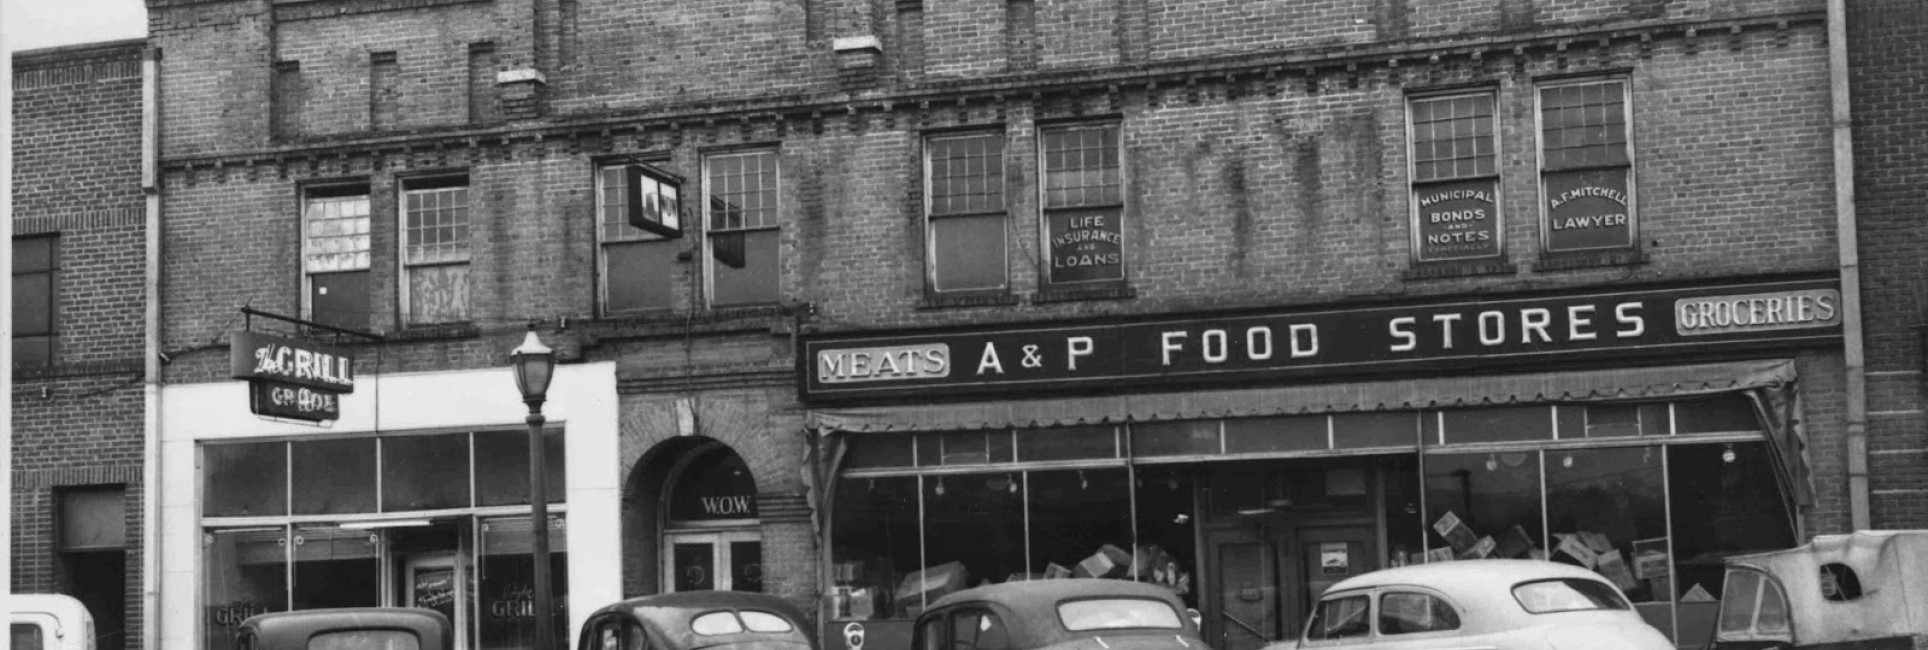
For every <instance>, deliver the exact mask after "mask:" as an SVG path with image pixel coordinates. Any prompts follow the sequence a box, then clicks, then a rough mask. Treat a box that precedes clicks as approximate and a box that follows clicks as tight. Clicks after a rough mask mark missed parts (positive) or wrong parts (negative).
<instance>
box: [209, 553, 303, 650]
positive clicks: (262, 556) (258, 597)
mask: <svg viewBox="0 0 1928 650" xmlns="http://www.w3.org/2000/svg"><path fill="white" fill-rule="evenodd" d="M283 531H284V529H282V528H270V529H255V530H210V531H208V532H207V535H206V536H205V537H204V539H205V540H207V541H206V546H205V547H204V548H203V549H202V554H201V557H202V558H203V562H205V563H206V565H205V566H206V567H207V573H206V575H205V576H204V579H203V580H202V582H201V585H202V588H203V589H205V590H206V598H207V604H206V607H207V612H206V615H205V617H204V618H203V619H202V622H203V624H204V625H206V626H207V634H205V635H204V636H205V638H206V639H207V645H206V646H205V647H206V648H207V650H235V647H234V632H235V630H236V629H237V628H238V627H240V625H241V621H244V620H247V618H248V617H250V616H254V615H256V614H265V613H268V612H284V611H287V610H288V561H287V556H286V555H284V554H285V553H286V551H287V546H288V539H287V535H286V533H285V532H283Z"/></svg>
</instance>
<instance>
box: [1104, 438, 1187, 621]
mask: <svg viewBox="0 0 1928 650" xmlns="http://www.w3.org/2000/svg"><path fill="white" fill-rule="evenodd" d="M1135 474H1136V476H1137V479H1138V483H1137V484H1136V494H1134V495H1132V498H1133V503H1134V505H1135V506H1136V507H1137V512H1136V513H1134V514H1135V515H1136V519H1137V521H1138V529H1137V530H1136V531H1134V532H1135V533H1136V536H1137V539H1138V544H1139V545H1140V546H1141V547H1142V548H1143V549H1144V551H1145V556H1146V557H1147V558H1149V559H1150V560H1151V561H1150V562H1148V563H1147V564H1149V565H1151V575H1150V576H1149V577H1146V576H1145V575H1144V574H1143V573H1142V570H1141V573H1140V575H1139V579H1140V580H1145V581H1148V582H1151V583H1153V584H1160V585H1164V586H1166V587H1168V588H1170V589H1171V590H1172V591H1173V592H1174V593H1177V594H1178V598H1179V600H1180V601H1183V602H1184V603H1185V606H1187V607H1198V606H1199V603H1198V589H1195V588H1193V584H1194V580H1193V577H1192V576H1194V575H1195V574H1197V572H1198V567H1197V565H1196V564H1195V562H1194V561H1195V560H1196V559H1197V558H1198V544H1197V540H1196V538H1195V537H1194V536H1193V533H1194V532H1195V530H1196V529H1195V528H1194V527H1193V525H1192V521H1193V518H1194V517H1195V516H1196V515H1197V514H1198V512H1197V509H1196V508H1194V507H1193V503H1192V494H1193V492H1194V485H1195V481H1194V479H1193V475H1192V473H1191V470H1190V469H1189V468H1188V467H1186V466H1184V465H1162V466H1158V467H1139V468H1137V470H1136V472H1135ZM1121 548H1122V546H1121Z"/></svg>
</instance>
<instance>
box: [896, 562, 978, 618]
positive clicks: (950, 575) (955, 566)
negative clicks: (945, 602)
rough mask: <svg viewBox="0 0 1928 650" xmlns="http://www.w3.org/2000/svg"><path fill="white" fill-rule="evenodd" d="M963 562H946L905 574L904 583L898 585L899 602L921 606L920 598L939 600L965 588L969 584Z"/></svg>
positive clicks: (900, 604) (905, 605)
mask: <svg viewBox="0 0 1928 650" xmlns="http://www.w3.org/2000/svg"><path fill="white" fill-rule="evenodd" d="M968 577H969V576H967V575H965V570H964V563H963V562H946V563H943V564H939V565H937V566H930V567H924V569H923V570H921V571H917V572H915V573H912V574H910V575H907V576H904V581H903V583H901V584H899V585H898V587H897V604H898V606H899V607H900V608H902V607H907V606H908V607H919V606H921V605H922V604H923V603H922V602H920V601H919V599H920V598H927V599H930V600H937V599H939V598H943V597H944V596H945V595H947V594H949V593H951V592H953V591H958V590H961V589H963V588H964V587H965V586H966V585H968V584H969V582H968V580H967V578H968Z"/></svg>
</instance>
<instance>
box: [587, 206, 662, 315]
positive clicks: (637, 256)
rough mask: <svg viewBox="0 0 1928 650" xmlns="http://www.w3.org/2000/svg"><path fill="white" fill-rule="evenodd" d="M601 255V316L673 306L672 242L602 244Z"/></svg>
mask: <svg viewBox="0 0 1928 650" xmlns="http://www.w3.org/2000/svg"><path fill="white" fill-rule="evenodd" d="M625 227H627V226H625ZM602 251H603V291H604V294H603V296H604V298H603V299H604V303H603V312H604V313H621V312H632V311H638V310H643V309H668V308H670V307H671V306H673V300H674V298H673V295H672V293H671V291H670V289H671V286H672V283H671V282H670V278H671V277H672V274H673V273H674V271H675V268H676V242H675V241H674V240H666V241H633V242H622V243H614V244H604V245H603V248H602Z"/></svg>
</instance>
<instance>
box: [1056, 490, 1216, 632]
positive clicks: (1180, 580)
mask: <svg viewBox="0 0 1928 650" xmlns="http://www.w3.org/2000/svg"><path fill="white" fill-rule="evenodd" d="M1134 473H1135V474H1136V475H1137V477H1138V483H1137V488H1136V489H1137V493H1136V494H1135V495H1133V500H1134V501H1136V503H1137V508H1138V510H1137V512H1136V513H1135V517H1134V519H1135V520H1136V521H1137V522H1138V530H1137V531H1135V532H1136V533H1137V539H1138V544H1139V545H1140V546H1143V547H1145V548H1146V550H1147V551H1148V552H1151V556H1150V559H1151V561H1150V562H1147V564H1149V565H1151V572H1150V573H1151V574H1150V575H1149V576H1147V575H1143V574H1142V573H1141V574H1140V575H1139V578H1138V579H1139V580H1140V581H1145V582H1151V583H1153V584H1159V585H1164V586H1166V587H1169V588H1170V589H1171V590H1172V591H1173V592H1175V593H1177V594H1178V598H1179V599H1180V600H1183V601H1185V604H1186V605H1187V606H1190V607H1197V606H1198V579H1197V578H1196V577H1194V576H1195V574H1196V573H1197V571H1198V559H1199V557H1198V542H1197V538H1196V537H1194V535H1193V533H1194V531H1195V530H1196V528H1195V526H1196V525H1197V524H1196V519H1197V517H1198V513H1197V512H1195V511H1194V509H1193V503H1192V494H1193V492H1194V487H1193V485H1194V479H1193V475H1192V472H1191V471H1190V470H1189V469H1187V468H1185V467H1180V466H1172V465H1167V466H1162V467H1155V468H1154V467H1139V468H1136V469H1135V471H1134ZM1033 507H1034V508H1035V507H1036V506H1033ZM1058 507H1059V508H1063V507H1065V506H1063V505H1060V506H1058ZM1153 549H1156V550H1155V551H1153Z"/></svg>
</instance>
